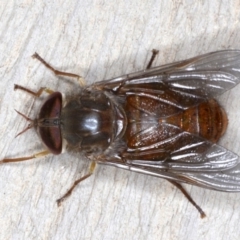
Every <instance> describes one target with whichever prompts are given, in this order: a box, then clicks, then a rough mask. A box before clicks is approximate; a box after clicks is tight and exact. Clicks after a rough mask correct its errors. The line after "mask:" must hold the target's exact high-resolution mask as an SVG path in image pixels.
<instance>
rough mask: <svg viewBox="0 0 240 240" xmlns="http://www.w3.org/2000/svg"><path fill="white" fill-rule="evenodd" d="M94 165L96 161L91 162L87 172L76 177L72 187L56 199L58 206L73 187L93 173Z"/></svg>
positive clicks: (70, 192)
mask: <svg viewBox="0 0 240 240" xmlns="http://www.w3.org/2000/svg"><path fill="white" fill-rule="evenodd" d="M96 165H97V163H96V162H91V165H90V168H89V172H88V174H86V175H85V176H83V177H81V178H79V179H77V180H76V181H75V182H74V183H73V185H72V187H71V188H70V189H69V190H68V191H67V192H66V193H65V194H64V195H63V196H62V197H61V198H59V199H58V200H57V205H58V206H61V203H62V202H63V201H64V200H65V199H66V198H68V197H69V196H70V195H71V194H72V191H73V189H74V188H75V187H76V186H77V185H78V184H79V183H80V182H82V181H83V180H85V179H87V178H88V177H90V176H91V175H92V174H93V172H94V170H95V168H96Z"/></svg>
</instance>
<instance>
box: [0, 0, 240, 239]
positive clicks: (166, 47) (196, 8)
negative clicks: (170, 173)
mask: <svg viewBox="0 0 240 240" xmlns="http://www.w3.org/2000/svg"><path fill="white" fill-rule="evenodd" d="M239 7H240V5H239V1H237V0H235V1H230V2H224V1H217V0H213V1H211V2H210V1H196V2H194V3H193V2H191V1H189V2H188V3H187V2H180V1H176V0H175V1H171V2H170V1H154V0H153V1H137V0H133V1H128V2H127V1H124V2H121V1H118V2H116V1H104V0H96V1H78V0H69V1H45V0H39V1H22V2H21V3H16V1H13V0H9V1H2V2H1V5H0V16H1V21H0V33H1V41H0V51H1V54H0V75H1V81H0V139H1V141H0V159H2V158H4V157H14V156H22V155H28V154H31V153H33V152H36V151H38V150H41V149H42V148H41V144H40V142H39V141H38V138H37V135H36V134H35V133H34V132H33V131H31V130H29V131H28V132H26V133H25V134H23V135H21V136H19V137H18V138H16V139H15V138H14V137H15V135H16V134H17V133H18V132H19V131H21V130H22V129H23V128H24V127H25V126H26V124H27V123H26V122H25V120H24V119H23V118H21V117H20V116H18V115H17V114H16V112H15V111H14V109H17V110H19V111H21V112H23V113H24V114H27V115H29V116H30V117H34V113H35V112H36V111H35V109H38V108H37V107H38V106H39V104H40V101H39V100H34V99H33V98H32V97H31V96H29V95H27V94H26V93H23V92H20V91H16V92H14V91H13V86H14V83H17V84H20V85H23V86H26V87H29V88H31V89H33V90H37V89H39V87H42V86H47V87H49V88H51V89H57V90H60V91H71V89H72V88H75V86H74V85H73V84H72V82H71V81H70V80H69V79H67V80H66V79H64V78H62V77H56V76H54V75H53V74H52V73H51V72H50V71H49V70H47V69H46V68H44V66H42V65H41V64H40V63H39V62H38V61H36V60H34V59H32V58H31V55H32V54H34V52H35V51H36V52H38V53H39V54H40V55H41V56H42V57H44V58H45V59H46V60H48V61H49V62H50V63H51V64H52V65H53V66H54V67H56V68H58V69H59V70H65V71H70V72H73V73H77V74H80V75H82V76H84V77H85V79H86V81H87V82H88V83H92V82H94V81H99V80H102V79H106V78H110V77H114V76H118V75H121V74H123V73H126V72H132V71H136V70H140V69H142V68H144V67H145V66H146V64H147V61H148V59H149V57H150V55H151V49H153V48H157V49H158V50H159V51H160V54H159V56H158V58H157V61H156V62H155V63H154V64H158V65H160V64H163V63H167V62H172V61H175V60H180V59H184V58H188V57H192V56H195V55H198V54H202V53H206V52H210V51H215V50H220V49H227V48H240V41H239V39H240V22H239V18H240V13H239ZM239 90H240V86H239V87H236V88H235V89H234V90H232V91H230V92H228V93H226V94H224V96H222V97H221V102H222V104H223V105H224V106H227V112H228V113H229V121H230V124H229V128H228V131H227V134H226V136H225V138H224V139H223V141H222V145H224V146H226V147H228V148H229V149H231V150H233V151H235V152H236V153H238V154H240V148H239V142H240V140H239V139H240V131H239V129H240V128H239V126H240V124H239V118H240V111H239V109H240V103H239V100H238V99H239ZM87 166H88V164H87V162H84V161H82V160H81V159H80V158H79V156H76V155H68V154H64V155H62V156H60V157H46V158H43V159H41V160H36V161H30V162H25V163H15V164H6V165H1V166H0V189H1V190H0V213H1V217H0V229H1V231H0V239H4V240H6V239H71V240H72V239H114V240H116V239H144V240H145V239H184V240H186V239H239V236H240V229H239V227H238V225H239V220H240V219H239V209H240V194H227V193H219V192H213V191H209V190H204V189H200V188H197V187H191V186H187V189H188V190H189V191H190V192H191V195H192V196H193V198H194V199H195V201H196V202H197V203H198V204H200V205H201V207H202V208H203V209H204V211H205V212H206V213H207V218H205V219H204V220H202V219H200V217H199V214H198V212H197V211H196V210H195V209H194V208H193V206H192V205H191V204H190V203H189V202H188V201H187V200H186V199H185V198H184V197H183V196H182V194H181V193H180V192H179V191H178V190H177V189H175V188H174V187H173V186H171V185H170V184H169V183H168V182H166V181H164V180H160V179H157V178H151V177H148V176H143V175H139V174H134V173H129V172H125V171H122V170H118V169H114V168H110V167H109V168H108V167H99V168H98V170H97V171H96V174H95V175H94V176H93V177H91V178H89V179H88V180H86V181H85V182H83V183H82V184H81V185H80V186H79V187H78V188H77V189H76V190H75V191H74V193H73V194H72V196H71V197H70V198H69V199H68V200H67V201H66V202H64V204H63V205H62V207H60V208H58V207H57V204H56V202H55V200H56V199H58V198H59V197H60V196H62V194H64V193H65V192H66V189H68V188H69V187H70V186H71V184H72V182H73V181H74V180H75V179H76V178H78V177H79V176H80V175H81V174H84V173H85V172H86V171H87Z"/></svg>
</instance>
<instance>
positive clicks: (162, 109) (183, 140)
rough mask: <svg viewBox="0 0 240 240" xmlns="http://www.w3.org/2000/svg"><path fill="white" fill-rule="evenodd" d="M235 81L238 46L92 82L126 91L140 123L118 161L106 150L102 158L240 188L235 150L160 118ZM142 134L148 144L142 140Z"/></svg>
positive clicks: (210, 185) (151, 172) (113, 90)
mask: <svg viewBox="0 0 240 240" xmlns="http://www.w3.org/2000/svg"><path fill="white" fill-rule="evenodd" d="M239 81H240V51H238V50H226V51H219V52H214V53H209V54H205V55H202V56H198V57H195V58H192V59H189V60H185V61H180V62H176V63H172V64H167V65H164V66H160V67H155V68H152V69H149V70H145V71H141V72H137V73H132V74H128V75H124V76H121V77H119V78H114V79H110V80H108V81H104V82H100V83H97V84H96V85H94V87H96V88H99V89H102V90H105V91H109V92H111V93H113V94H115V95H118V96H127V99H128V105H133V106H134V105H136V106H137V108H138V110H139V114H141V117H140V118H139V119H141V124H142V126H144V127H142V126H140V125H139V123H136V127H135V128H134V127H132V129H138V130H136V131H135V130H134V131H135V132H134V131H133V132H134V134H132V136H131V143H129V142H128V149H127V150H126V151H125V152H124V153H123V154H122V155H121V159H122V162H121V161H115V160H111V159H114V158H112V156H111V154H109V155H108V156H105V157H106V159H107V161H103V162H102V163H103V164H108V165H112V166H116V167H120V168H123V169H127V170H130V171H135V172H140V173H144V174H148V175H152V176H156V177H161V178H165V179H168V180H174V181H178V182H184V183H190V184H194V185H198V186H201V187H206V188H210V189H215V190H219V191H240V163H239V157H238V156H237V155H236V154H234V153H232V152H230V151H228V150H226V149H225V148H223V147H221V146H219V145H217V144H214V143H212V142H210V141H208V140H206V139H204V138H202V137H200V136H198V135H197V134H192V133H189V132H187V131H184V130H183V129H181V128H180V127H179V126H176V125H174V124H170V123H169V122H168V123H167V122H164V119H165V118H168V117H171V116H176V115H177V114H179V113H181V112H182V111H184V110H186V109H188V108H190V107H193V106H196V105H199V104H200V103H202V102H205V101H207V100H208V99H211V98H213V97H216V96H218V95H220V94H222V93H223V92H225V91H227V90H229V89H231V88H232V87H234V86H235V85H237V84H238V83H239ZM131 97H132V100H131ZM129 99H130V100H129ZM144 99H147V101H145V100H144ZM134 101H135V102H134ZM154 101H155V102H156V101H157V102H159V104H156V103H154ZM145 103H147V104H145ZM152 103H153V104H152ZM144 104H145V105H144ZM131 111H132V110H131ZM131 111H130V112H131ZM128 114H129V113H128ZM130 116H131V114H130ZM135 116H137V114H135ZM143 116H144V117H143ZM159 119H161V120H159ZM131 120H134V118H133V119H131ZM137 124H138V125H137ZM126 131H128V129H127V130H126ZM131 131H132V130H131ZM137 139H141V141H138V140H137ZM145 139H146V143H148V144H145V145H144V140H145ZM149 139H150V140H149ZM131 144H132V145H133V146H134V147H133V148H131ZM123 162H124V163H123Z"/></svg>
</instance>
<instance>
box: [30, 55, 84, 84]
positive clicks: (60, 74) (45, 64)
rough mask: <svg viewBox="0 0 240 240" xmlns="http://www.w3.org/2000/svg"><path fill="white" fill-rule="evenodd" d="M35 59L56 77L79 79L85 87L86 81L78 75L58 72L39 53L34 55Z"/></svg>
mask: <svg viewBox="0 0 240 240" xmlns="http://www.w3.org/2000/svg"><path fill="white" fill-rule="evenodd" d="M32 57H33V58H36V59H37V60H39V61H40V62H41V63H42V64H43V65H44V66H45V67H46V68H48V69H50V70H51V71H52V72H53V73H54V74H55V75H58V76H67V77H74V78H77V79H78V81H79V83H80V85H81V86H83V85H85V81H84V79H83V78H82V77H81V76H79V75H77V74H74V73H69V72H61V71H58V70H56V69H55V68H53V67H52V66H51V65H50V64H48V63H47V62H46V61H45V60H44V59H43V58H42V57H40V56H39V55H38V53H34V54H33V55H32Z"/></svg>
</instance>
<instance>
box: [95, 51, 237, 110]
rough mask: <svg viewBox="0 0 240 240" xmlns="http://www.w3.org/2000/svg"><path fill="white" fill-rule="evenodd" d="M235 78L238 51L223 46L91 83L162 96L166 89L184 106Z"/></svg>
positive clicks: (220, 89) (217, 92)
mask: <svg viewBox="0 0 240 240" xmlns="http://www.w3.org/2000/svg"><path fill="white" fill-rule="evenodd" d="M239 82H240V51H239V50H224V51H218V52H213V53H208V54H205V55H201V56H198V57H194V58H191V59H188V60H184V61H179V62H175V63H171V64H167V65H163V66H160V67H155V68H151V69H148V70H143V71H140V72H136V73H131V74H127V75H123V76H120V77H117V78H113V79H110V80H107V81H102V82H98V83H96V84H94V85H93V86H92V87H94V88H97V89H101V90H105V91H109V92H113V93H114V94H118V95H124V94H131V93H132V92H134V93H136V91H138V92H139V94H140V93H142V94H143V93H146V94H147V93H151V92H153V91H154V92H155V93H159V95H162V96H163V98H164V93H166V91H167V94H171V95H173V96H174V97H175V99H176V102H175V103H173V104H176V103H177V105H179V106H178V107H179V108H181V109H186V108H188V107H190V106H193V105H196V104H198V103H200V102H202V101H205V100H206V98H208V99H209V98H214V97H216V96H218V95H220V94H222V93H223V92H225V91H227V90H229V89H231V88H233V87H234V86H236V85H237V84H238V83H239ZM147 84H148V86H149V91H148V92H147V91H146V86H147ZM153 89H154V90H153ZM179 103H180V104H179Z"/></svg>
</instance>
